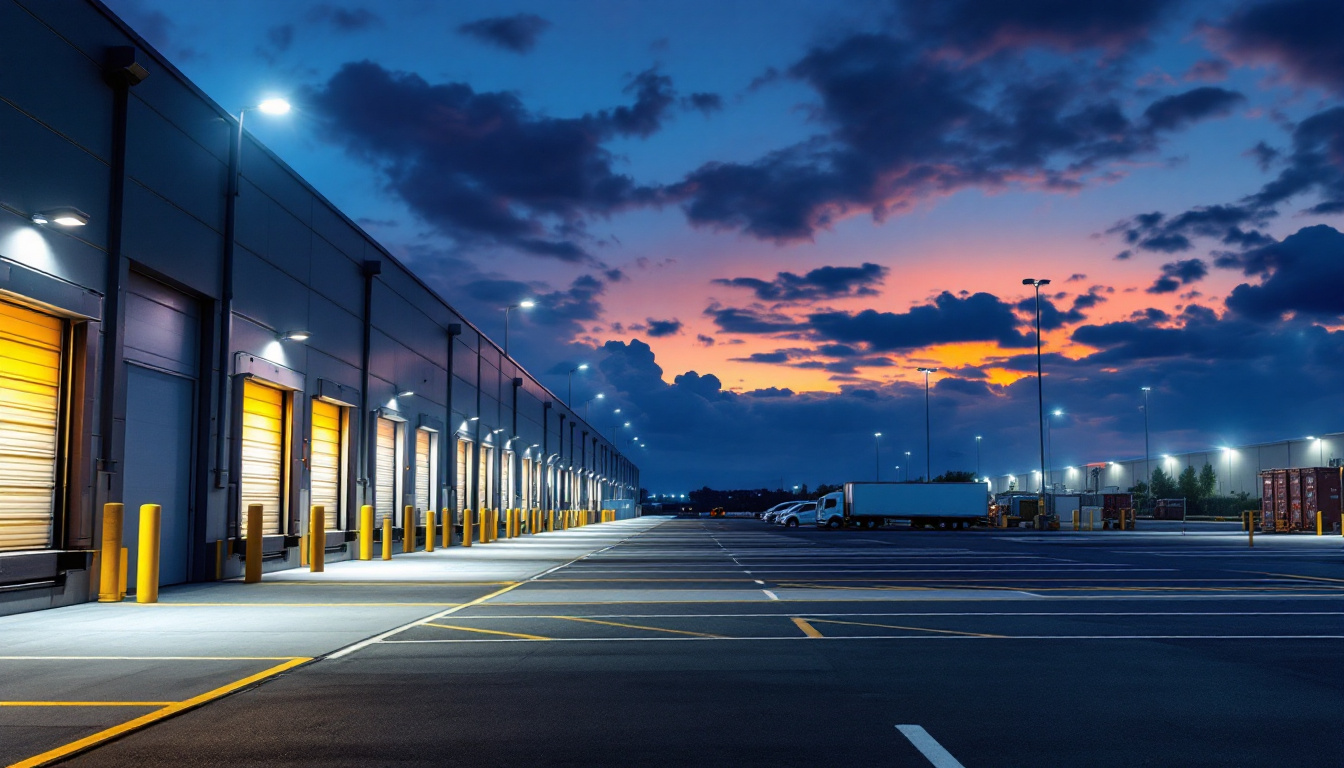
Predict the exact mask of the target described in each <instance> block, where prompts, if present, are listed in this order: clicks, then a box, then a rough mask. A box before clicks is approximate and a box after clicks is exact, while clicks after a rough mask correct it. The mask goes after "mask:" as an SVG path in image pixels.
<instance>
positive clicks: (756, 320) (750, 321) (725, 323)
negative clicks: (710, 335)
mask: <svg viewBox="0 0 1344 768" xmlns="http://www.w3.org/2000/svg"><path fill="white" fill-rule="evenodd" d="M705 315H706V316H708V317H709V318H711V319H712V320H713V321H714V325H716V326H718V328H719V330H720V331H721V332H723V333H764V334H772V333H787V332H796V331H802V330H805V329H806V328H807V325H806V324H805V323H799V322H797V321H795V320H794V319H793V318H791V317H789V316H787V315H781V314H778V313H774V312H767V311H764V310H757V309H742V308H737V307H721V306H718V305H711V306H710V307H708V308H707V309H705Z"/></svg>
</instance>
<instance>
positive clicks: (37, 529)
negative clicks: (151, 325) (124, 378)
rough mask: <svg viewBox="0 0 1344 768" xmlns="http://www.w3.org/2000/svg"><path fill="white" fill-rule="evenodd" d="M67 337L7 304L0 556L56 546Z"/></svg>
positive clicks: (54, 321) (1, 368) (1, 384)
mask: <svg viewBox="0 0 1344 768" xmlns="http://www.w3.org/2000/svg"><path fill="white" fill-rule="evenodd" d="M62 332H63V328H62V324H61V321H60V320H59V319H58V318H55V317H51V316H49V315H44V314H41V313H40V312H34V311H32V310H31V309H26V308H24V307H20V306H17V305H14V304H8V303H6V302H3V301H0V552H3V551H5V550H19V549H46V548H47V547H49V546H51V523H52V517H53V514H54V512H55V509H56V459H57V454H56V446H57V439H56V436H57V425H58V423H59V417H60V412H61V408H60V403H61V358H62V345H61V339H62Z"/></svg>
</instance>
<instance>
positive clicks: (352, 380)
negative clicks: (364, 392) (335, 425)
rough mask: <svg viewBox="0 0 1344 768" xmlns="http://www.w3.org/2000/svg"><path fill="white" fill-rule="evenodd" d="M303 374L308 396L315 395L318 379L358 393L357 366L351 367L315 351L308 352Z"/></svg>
mask: <svg viewBox="0 0 1344 768" xmlns="http://www.w3.org/2000/svg"><path fill="white" fill-rule="evenodd" d="M304 373H305V374H307V379H308V384H307V391H308V394H310V395H314V396H315V395H317V380H318V379H325V380H327V381H330V382H335V383H336V384H340V385H341V386H342V387H348V388H349V389H350V390H352V391H353V392H358V391H359V365H358V364H355V365H351V364H349V363H346V362H343V361H341V360H339V359H337V358H334V357H332V356H331V355H328V354H324V353H323V352H321V351H319V350H316V349H311V348H310V349H309V350H308V358H307V361H306V365H305V367H304Z"/></svg>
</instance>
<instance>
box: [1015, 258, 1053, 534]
mask: <svg viewBox="0 0 1344 768" xmlns="http://www.w3.org/2000/svg"><path fill="white" fill-rule="evenodd" d="M1022 284H1023V285H1030V286H1033V287H1035V289H1036V412H1037V416H1038V420H1039V423H1040V434H1041V494H1040V495H1041V500H1040V505H1039V506H1038V507H1037V509H1039V510H1044V509H1045V384H1044V383H1043V382H1042V380H1041V286H1042V285H1049V284H1050V281H1049V280H1047V279H1043V278H1037V277H1028V278H1024V279H1023V280H1022Z"/></svg>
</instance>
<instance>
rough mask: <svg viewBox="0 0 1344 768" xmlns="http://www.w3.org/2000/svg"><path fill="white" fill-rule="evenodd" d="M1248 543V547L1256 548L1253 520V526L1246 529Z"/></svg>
mask: <svg viewBox="0 0 1344 768" xmlns="http://www.w3.org/2000/svg"><path fill="white" fill-rule="evenodd" d="M1246 543H1247V546H1249V547H1254V546H1255V520H1254V519H1252V520H1251V524H1250V525H1249V526H1247V527H1246Z"/></svg>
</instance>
